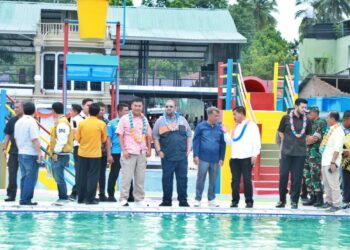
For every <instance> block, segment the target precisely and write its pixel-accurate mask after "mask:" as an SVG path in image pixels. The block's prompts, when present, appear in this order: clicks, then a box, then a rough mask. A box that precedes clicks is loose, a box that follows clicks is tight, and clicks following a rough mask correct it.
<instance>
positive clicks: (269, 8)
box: [248, 0, 277, 30]
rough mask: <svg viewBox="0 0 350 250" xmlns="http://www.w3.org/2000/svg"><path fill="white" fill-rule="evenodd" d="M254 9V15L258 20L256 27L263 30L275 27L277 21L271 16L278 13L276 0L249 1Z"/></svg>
mask: <svg viewBox="0 0 350 250" xmlns="http://www.w3.org/2000/svg"><path fill="white" fill-rule="evenodd" d="M248 2H249V3H250V4H251V6H252V8H253V15H254V17H255V20H256V27H257V29H258V30H261V29H263V28H265V27H267V26H269V25H273V26H275V25H276V23H277V21H276V19H275V18H274V17H273V16H272V15H271V14H272V13H273V12H277V3H276V0H249V1H248Z"/></svg>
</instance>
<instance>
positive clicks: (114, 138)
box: [106, 103, 134, 202]
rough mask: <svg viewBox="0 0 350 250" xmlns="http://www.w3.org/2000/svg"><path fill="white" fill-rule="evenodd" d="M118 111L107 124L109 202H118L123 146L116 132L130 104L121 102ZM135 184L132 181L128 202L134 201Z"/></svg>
mask: <svg viewBox="0 0 350 250" xmlns="http://www.w3.org/2000/svg"><path fill="white" fill-rule="evenodd" d="M117 111H118V117H117V118H115V119H113V120H111V121H110V122H109V123H108V125H107V143H106V150H107V161H108V163H109V164H111V165H110V166H111V167H110V172H109V176H108V187H107V192H108V199H107V201H109V202H116V201H117V200H116V198H115V197H114V193H115V183H116V181H117V179H118V176H119V172H120V168H121V166H120V155H121V152H122V150H121V147H120V145H119V140H118V135H117V134H116V130H117V127H118V124H119V120H120V118H121V117H122V116H124V115H126V114H128V112H129V106H128V105H127V104H125V103H120V104H119V105H118V107H117ZM132 186H133V184H132V182H131V186H130V194H129V199H128V202H132V201H133V200H134V196H133V188H132Z"/></svg>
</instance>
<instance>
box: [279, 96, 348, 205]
mask: <svg viewBox="0 0 350 250" xmlns="http://www.w3.org/2000/svg"><path fill="white" fill-rule="evenodd" d="M339 123H340V115H339V113H338V112H337V111H331V112H330V113H329V114H328V116H327V119H326V121H325V120H323V119H321V118H320V117H319V109H318V107H316V106H315V107H311V108H310V109H309V110H308V109H307V101H306V100H305V99H302V98H299V99H297V100H296V101H295V108H294V109H293V110H291V111H289V112H288V114H287V115H285V116H284V117H283V118H282V120H281V122H280V125H279V128H278V133H279V136H280V137H281V139H282V145H281V160H280V183H279V193H280V200H279V202H278V204H277V205H276V207H277V208H283V207H285V205H286V194H287V192H288V189H287V186H288V179H289V174H290V175H291V190H290V196H291V208H293V209H297V208H298V202H299V198H300V193H301V188H302V180H303V178H304V180H305V185H306V187H307V191H308V192H309V195H310V198H309V199H307V200H305V201H304V203H303V205H304V206H312V205H313V206H315V207H322V208H325V209H327V211H329V212H336V211H338V210H339V209H340V208H341V207H340V205H341V202H342V201H341V186H342V187H343V189H342V191H343V203H344V207H343V208H347V207H349V202H350V195H349V193H350V189H349V188H348V187H349V185H350V179H349V178H348V176H349V173H350V172H349V170H348V169H349V164H348V163H349V161H350V158H349V155H350V154H349V147H348V148H347V147H346V145H347V144H344V142H345V139H346V138H347V136H348V135H349V129H350V111H345V112H344V115H343V120H342V123H341V124H339ZM348 146H350V145H348ZM344 148H345V149H344ZM340 176H344V178H342V179H341V178H340ZM324 193H325V201H324V198H323V197H324Z"/></svg>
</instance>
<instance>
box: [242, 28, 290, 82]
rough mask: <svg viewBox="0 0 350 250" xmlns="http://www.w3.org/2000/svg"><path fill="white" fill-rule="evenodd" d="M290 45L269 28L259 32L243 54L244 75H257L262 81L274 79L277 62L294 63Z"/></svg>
mask: <svg viewBox="0 0 350 250" xmlns="http://www.w3.org/2000/svg"><path fill="white" fill-rule="evenodd" d="M290 48H291V45H290V44H288V42H287V41H286V40H284V39H283V38H282V36H281V33H280V32H278V31H276V29H275V27H273V26H269V27H267V28H265V29H263V30H261V31H259V32H258V33H257V34H256V35H255V36H254V39H253V41H252V45H251V46H250V47H249V49H248V50H247V51H246V52H242V64H243V65H242V66H243V69H244V72H243V74H244V75H255V76H258V77H261V78H262V79H272V77H273V64H274V63H275V62H280V63H281V62H292V61H293V60H294V59H293V56H292V52H291V51H290Z"/></svg>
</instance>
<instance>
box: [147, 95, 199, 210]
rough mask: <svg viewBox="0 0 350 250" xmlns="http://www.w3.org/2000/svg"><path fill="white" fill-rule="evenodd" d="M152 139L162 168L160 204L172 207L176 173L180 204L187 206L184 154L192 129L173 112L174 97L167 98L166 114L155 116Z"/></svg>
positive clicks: (186, 170)
mask: <svg viewBox="0 0 350 250" xmlns="http://www.w3.org/2000/svg"><path fill="white" fill-rule="evenodd" d="M153 141H154V145H155V149H156V152H157V154H158V155H159V156H160V158H161V162H162V169H163V175H162V186H163V202H162V203H161V204H160V206H172V194H173V179H174V174H175V177H176V185H177V192H178V201H179V206H180V207H189V204H188V202H187V172H188V161H187V157H188V155H189V153H190V152H191V148H192V131H191V128H190V126H189V124H188V122H187V121H186V119H185V118H184V117H183V116H180V115H179V114H178V113H177V112H176V103H175V101H174V100H167V101H166V103H165V113H164V114H163V116H161V117H160V118H158V120H157V121H156V123H155V125H154V128H153Z"/></svg>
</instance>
